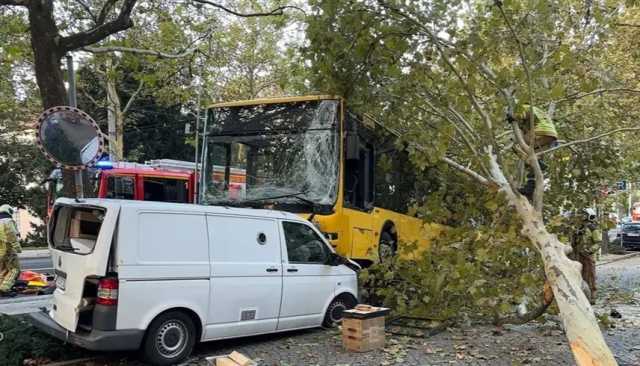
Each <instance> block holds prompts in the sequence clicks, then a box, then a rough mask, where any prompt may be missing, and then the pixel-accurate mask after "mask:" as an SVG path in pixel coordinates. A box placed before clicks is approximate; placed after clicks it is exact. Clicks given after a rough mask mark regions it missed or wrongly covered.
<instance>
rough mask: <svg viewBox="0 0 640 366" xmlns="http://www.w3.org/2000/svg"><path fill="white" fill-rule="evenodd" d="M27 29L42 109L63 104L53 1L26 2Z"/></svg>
mask: <svg viewBox="0 0 640 366" xmlns="http://www.w3.org/2000/svg"><path fill="white" fill-rule="evenodd" d="M29 26H30V27H29V29H30V32H31V48H32V49H33V58H34V66H35V73H36V81H37V83H38V88H39V89H40V96H41V98H42V106H43V107H44V109H47V108H51V107H55V106H58V105H66V104H67V91H66V90H65V87H64V78H63V77H62V69H61V65H60V58H62V56H63V55H62V54H61V52H62V51H61V50H60V47H59V45H58V41H59V38H60V37H59V35H58V27H57V26H56V23H55V20H54V19H53V1H46V0H45V1H31V2H29Z"/></svg>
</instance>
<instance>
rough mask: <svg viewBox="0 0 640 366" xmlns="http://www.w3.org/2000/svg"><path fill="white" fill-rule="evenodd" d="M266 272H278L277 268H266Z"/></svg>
mask: <svg viewBox="0 0 640 366" xmlns="http://www.w3.org/2000/svg"><path fill="white" fill-rule="evenodd" d="M267 272H278V269H277V268H267Z"/></svg>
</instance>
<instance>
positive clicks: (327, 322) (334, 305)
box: [322, 296, 357, 328]
mask: <svg viewBox="0 0 640 366" xmlns="http://www.w3.org/2000/svg"><path fill="white" fill-rule="evenodd" d="M356 305H357V304H356V301H354V299H352V298H349V297H348V296H339V297H336V298H335V299H333V301H331V304H329V307H328V308H327V312H326V314H325V315H324V321H323V322H322V326H323V327H325V328H335V327H337V326H338V323H340V322H341V321H342V312H343V311H345V310H349V309H353V307H354V306H356Z"/></svg>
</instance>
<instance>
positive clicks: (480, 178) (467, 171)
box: [442, 156, 491, 186]
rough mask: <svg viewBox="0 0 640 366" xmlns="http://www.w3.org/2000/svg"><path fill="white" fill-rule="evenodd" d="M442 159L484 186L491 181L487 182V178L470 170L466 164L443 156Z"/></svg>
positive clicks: (488, 184)
mask: <svg viewBox="0 0 640 366" xmlns="http://www.w3.org/2000/svg"><path fill="white" fill-rule="evenodd" d="M442 161H443V162H445V163H446V164H447V165H449V166H451V167H453V168H454V169H456V170H458V171H459V172H461V173H464V174H466V175H467V176H469V177H471V178H472V179H474V180H476V181H477V182H478V183H480V184H482V185H484V186H490V185H491V183H490V182H489V180H488V179H487V178H485V177H483V176H482V175H480V174H478V173H477V172H476V171H474V170H471V169H469V168H467V167H466V166H464V165H462V164H460V163H458V162H456V161H454V160H452V159H450V158H448V157H446V156H445V157H443V158H442Z"/></svg>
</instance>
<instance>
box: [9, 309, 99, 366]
mask: <svg viewBox="0 0 640 366" xmlns="http://www.w3.org/2000/svg"><path fill="white" fill-rule="evenodd" d="M0 333H2V340H1V341H0V360H2V361H3V362H2V365H7V366H22V365H23V364H24V360H25V359H43V360H45V359H46V360H50V361H63V360H69V359H74V358H79V357H86V356H89V355H91V354H90V353H89V351H86V350H83V349H81V348H78V347H75V346H72V345H69V344H64V342H62V341H60V340H58V339H56V338H53V337H51V336H49V335H47V334H45V333H42V332H40V331H39V330H38V329H37V328H36V327H34V326H33V325H31V323H30V322H29V321H28V320H27V319H26V317H24V316H6V315H0Z"/></svg>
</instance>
